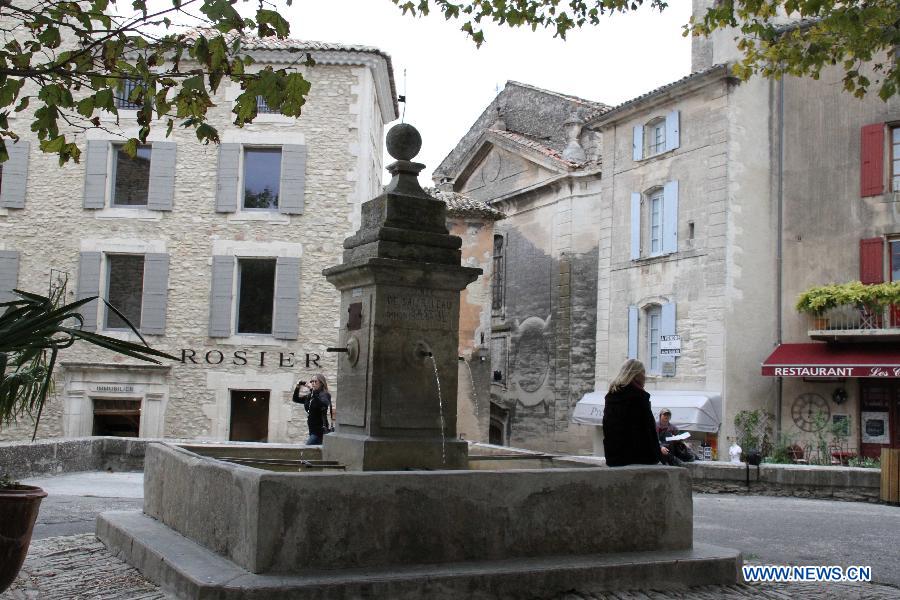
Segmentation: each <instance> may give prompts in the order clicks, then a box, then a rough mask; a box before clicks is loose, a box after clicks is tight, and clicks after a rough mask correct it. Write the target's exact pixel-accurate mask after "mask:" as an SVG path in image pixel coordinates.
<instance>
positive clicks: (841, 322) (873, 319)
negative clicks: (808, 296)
mask: <svg viewBox="0 0 900 600" xmlns="http://www.w3.org/2000/svg"><path fill="white" fill-rule="evenodd" d="M807 329H808V330H809V331H810V333H812V332H817V333H827V334H828V335H841V334H851V335H876V336H877V335H883V334H892V335H897V334H900V306H889V307H887V308H879V309H869V308H865V307H859V306H850V305H843V306H838V307H835V308H832V309H829V310H827V311H825V312H823V313H822V314H821V315H808V316H807Z"/></svg>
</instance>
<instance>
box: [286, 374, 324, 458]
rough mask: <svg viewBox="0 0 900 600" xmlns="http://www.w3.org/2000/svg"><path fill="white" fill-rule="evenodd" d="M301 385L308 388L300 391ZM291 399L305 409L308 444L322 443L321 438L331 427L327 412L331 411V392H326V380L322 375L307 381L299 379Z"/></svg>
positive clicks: (317, 444) (318, 444)
mask: <svg viewBox="0 0 900 600" xmlns="http://www.w3.org/2000/svg"><path fill="white" fill-rule="evenodd" d="M301 386H305V387H307V388H308V390H309V391H308V392H306V393H302V392H301V391H300V388H301ZM293 401H294V402H297V403H298V404H303V408H305V409H306V425H307V427H309V437H308V438H306V444H307V445H308V446H320V445H322V438H323V437H324V436H325V434H326V433H327V432H329V431H330V430H331V429H330V428H329V426H328V413H329V412H330V411H331V394H329V393H328V381H327V380H326V379H325V376H324V375H316V376H314V377H313V378H312V379H311V380H310V381H309V383H306V382H305V381H301V382H300V383H298V384H297V387H295V388H294V397H293Z"/></svg>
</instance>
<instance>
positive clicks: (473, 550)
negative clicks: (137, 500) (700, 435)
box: [144, 443, 693, 574]
mask: <svg viewBox="0 0 900 600" xmlns="http://www.w3.org/2000/svg"><path fill="white" fill-rule="evenodd" d="M295 451H296V449H295ZM144 473H145V474H144V478H145V481H144V512H145V513H146V514H147V515H149V516H151V517H153V518H155V519H157V520H159V521H161V522H162V523H164V524H165V525H167V526H168V527H170V528H172V529H174V530H175V531H178V532H179V533H181V534H182V535H184V536H185V537H187V538H189V539H191V540H193V541H195V542H197V543H199V544H200V545H201V546H204V547H206V548H208V549H210V550H212V551H214V552H216V553H218V554H220V555H223V556H225V557H227V558H228V559H230V560H231V561H233V562H234V563H236V564H238V565H239V566H241V567H243V568H244V569H246V570H248V571H251V572H253V573H272V574H302V573H304V572H310V571H315V570H321V569H348V568H380V567H389V566H391V565H397V566H400V565H403V566H409V565H417V564H436V563H450V562H460V561H479V560H498V559H511V558H526V557H529V558H531V557H545V556H565V555H585V554H596V553H620V552H638V551H650V550H682V549H690V548H691V547H692V539H693V538H692V536H693V529H692V525H693V507H692V503H691V489H690V481H689V474H688V472H687V470H686V469H675V468H666V467H661V466H657V467H650V466H635V467H624V468H618V469H610V468H606V467H585V466H581V467H571V468H567V467H562V468H556V469H507V470H487V471H483V470H468V471H466V470H460V471H393V472H388V471H381V472H336V471H329V470H325V471H321V472H307V473H287V472H283V473H280V472H271V471H265V470H260V469H256V468H252V467H249V466H245V465H240V464H233V463H229V462H225V461H222V460H216V459H214V458H211V457H204V456H201V455H199V454H197V453H195V452H193V451H191V450H189V449H188V448H186V447H179V446H176V445H171V444H163V443H156V444H151V445H149V446H148V448H147V454H146V460H145V470H144Z"/></svg>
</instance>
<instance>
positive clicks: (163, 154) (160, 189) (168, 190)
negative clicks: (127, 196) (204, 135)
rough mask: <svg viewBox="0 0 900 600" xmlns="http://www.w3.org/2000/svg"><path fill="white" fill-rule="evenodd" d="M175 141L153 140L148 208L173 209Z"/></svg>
mask: <svg viewBox="0 0 900 600" xmlns="http://www.w3.org/2000/svg"><path fill="white" fill-rule="evenodd" d="M175 153H176V144H175V142H153V145H152V147H151V150H150V191H149V193H148V195H147V208H149V209H150V210H172V199H173V198H174V197H175Z"/></svg>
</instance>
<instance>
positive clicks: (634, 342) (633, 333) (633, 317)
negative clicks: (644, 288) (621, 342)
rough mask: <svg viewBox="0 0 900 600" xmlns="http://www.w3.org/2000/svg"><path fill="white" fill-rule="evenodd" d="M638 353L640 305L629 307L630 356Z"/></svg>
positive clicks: (634, 356)
mask: <svg viewBox="0 0 900 600" xmlns="http://www.w3.org/2000/svg"><path fill="white" fill-rule="evenodd" d="M637 355H638V307H637V306H634V305H631V306H629V307H628V358H637Z"/></svg>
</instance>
